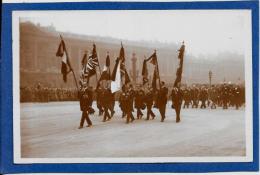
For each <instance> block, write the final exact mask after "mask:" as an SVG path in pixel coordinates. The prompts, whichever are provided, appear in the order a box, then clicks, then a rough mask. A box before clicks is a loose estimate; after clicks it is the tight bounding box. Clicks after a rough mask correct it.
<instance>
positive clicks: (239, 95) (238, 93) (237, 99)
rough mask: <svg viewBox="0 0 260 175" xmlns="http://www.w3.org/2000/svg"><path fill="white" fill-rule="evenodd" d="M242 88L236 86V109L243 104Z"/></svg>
mask: <svg viewBox="0 0 260 175" xmlns="http://www.w3.org/2000/svg"><path fill="white" fill-rule="evenodd" d="M240 99H241V89H240V87H239V86H236V87H235V88H234V103H235V106H236V109H239V107H240V106H241V100H240Z"/></svg>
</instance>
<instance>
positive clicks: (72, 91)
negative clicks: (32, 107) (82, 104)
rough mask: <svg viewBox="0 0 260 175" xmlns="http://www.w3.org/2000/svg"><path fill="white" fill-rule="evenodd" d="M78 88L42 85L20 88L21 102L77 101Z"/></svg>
mask: <svg viewBox="0 0 260 175" xmlns="http://www.w3.org/2000/svg"><path fill="white" fill-rule="evenodd" d="M77 94H78V91H77V89H76V88H52V87H44V86H42V85H40V84H38V85H36V86H33V87H29V86H26V87H21V88H20V101H21V102H51V101H77V100H78V95H77Z"/></svg>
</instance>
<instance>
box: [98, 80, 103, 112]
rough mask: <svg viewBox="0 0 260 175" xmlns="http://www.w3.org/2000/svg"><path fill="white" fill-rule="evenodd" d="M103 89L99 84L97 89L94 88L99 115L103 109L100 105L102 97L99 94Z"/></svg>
mask: <svg viewBox="0 0 260 175" xmlns="http://www.w3.org/2000/svg"><path fill="white" fill-rule="evenodd" d="M103 90H104V89H103V88H102V87H101V86H100V84H99V85H98V86H97V89H96V98H97V108H98V111H99V113H98V115H99V116H101V115H102V114H103V112H104V110H103V107H102V105H101V104H102V98H101V94H102V91H103Z"/></svg>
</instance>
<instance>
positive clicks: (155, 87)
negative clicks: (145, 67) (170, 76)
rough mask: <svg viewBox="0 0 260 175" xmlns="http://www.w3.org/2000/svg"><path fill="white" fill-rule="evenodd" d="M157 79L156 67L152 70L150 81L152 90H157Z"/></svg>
mask: <svg viewBox="0 0 260 175" xmlns="http://www.w3.org/2000/svg"><path fill="white" fill-rule="evenodd" d="M157 78H159V76H158V71H157V69H156V67H155V68H154V71H153V80H152V87H153V89H157V85H156V84H157V83H156V82H157Z"/></svg>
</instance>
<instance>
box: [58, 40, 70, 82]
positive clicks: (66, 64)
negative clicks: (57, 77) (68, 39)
mask: <svg viewBox="0 0 260 175" xmlns="http://www.w3.org/2000/svg"><path fill="white" fill-rule="evenodd" d="M56 56H57V57H61V73H62V75H63V81H64V82H67V74H68V73H69V72H70V71H71V70H72V68H71V65H70V61H69V57H68V55H67V50H66V46H65V42H64V41H63V40H61V42H60V44H59V47H58V50H57V52H56Z"/></svg>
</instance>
